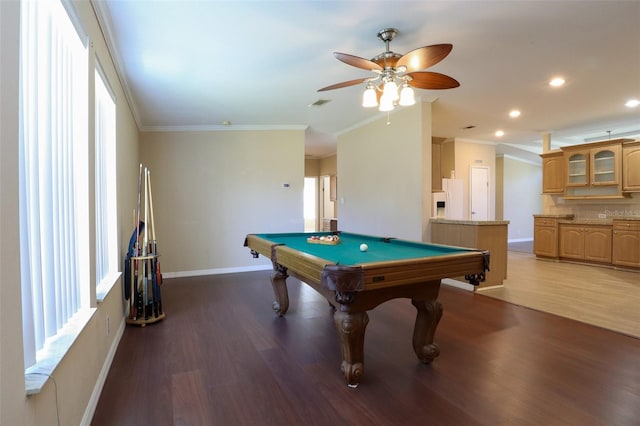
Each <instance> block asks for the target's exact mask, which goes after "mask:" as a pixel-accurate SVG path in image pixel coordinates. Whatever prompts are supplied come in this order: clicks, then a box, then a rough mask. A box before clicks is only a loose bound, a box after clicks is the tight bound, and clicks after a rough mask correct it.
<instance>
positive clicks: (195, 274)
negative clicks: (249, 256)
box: [162, 265, 273, 278]
mask: <svg viewBox="0 0 640 426" xmlns="http://www.w3.org/2000/svg"><path fill="white" fill-rule="evenodd" d="M271 269H273V266H272V265H259V266H242V267H237V268H216V269H200V270H196V271H178V272H163V273H162V278H184V277H199V276H202V275H220V274H235V273H238V272H255V271H267V270H271Z"/></svg>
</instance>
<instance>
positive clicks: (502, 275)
mask: <svg viewBox="0 0 640 426" xmlns="http://www.w3.org/2000/svg"><path fill="white" fill-rule="evenodd" d="M429 223H430V225H431V242H432V243H434V244H446V245H452V246H458V247H466V248H476V249H481V250H488V251H489V256H490V258H491V259H490V263H489V271H487V272H486V279H485V281H484V282H482V283H480V285H479V286H477V287H474V291H476V290H478V289H482V288H487V287H496V286H501V285H503V284H502V282H503V280H505V279H506V278H507V251H508V246H507V237H508V226H509V221H508V220H453V219H442V218H431V219H430V220H429ZM456 280H457V281H464V278H462V277H460V278H457V279H456Z"/></svg>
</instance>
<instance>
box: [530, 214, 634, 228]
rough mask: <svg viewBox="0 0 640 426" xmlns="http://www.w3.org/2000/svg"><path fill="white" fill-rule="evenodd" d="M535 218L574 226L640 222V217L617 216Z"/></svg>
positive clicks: (543, 216)
mask: <svg viewBox="0 0 640 426" xmlns="http://www.w3.org/2000/svg"><path fill="white" fill-rule="evenodd" d="M533 217H540V218H545V217H546V218H553V219H559V220H558V223H568V224H574V225H604V226H607V225H612V224H613V221H614V220H633V221H636V220H637V221H640V216H616V217H610V218H607V219H597V218H582V219H575V218H574V215H572V214H534V215H533Z"/></svg>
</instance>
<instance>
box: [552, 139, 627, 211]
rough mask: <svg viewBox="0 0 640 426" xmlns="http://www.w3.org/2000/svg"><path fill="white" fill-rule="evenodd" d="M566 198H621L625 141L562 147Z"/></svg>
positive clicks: (618, 140) (617, 140)
mask: <svg viewBox="0 0 640 426" xmlns="http://www.w3.org/2000/svg"><path fill="white" fill-rule="evenodd" d="M563 151H564V158H565V183H564V184H565V189H564V198H568V199H571V198H621V197H622V180H621V170H622V156H621V154H622V140H621V139H616V140H614V141H606V142H598V143H593V144H588V145H574V146H571V147H565V148H563Z"/></svg>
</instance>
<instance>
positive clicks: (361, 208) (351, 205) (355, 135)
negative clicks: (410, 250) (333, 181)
mask: <svg viewBox="0 0 640 426" xmlns="http://www.w3.org/2000/svg"><path fill="white" fill-rule="evenodd" d="M425 116H426V119H425ZM430 117H431V104H429V103H418V104H416V105H415V106H413V107H410V108H402V109H400V110H399V111H397V112H396V113H394V114H391V115H390V124H388V125H387V117H386V116H384V117H381V118H379V119H377V120H375V121H373V122H371V123H368V124H366V125H363V126H361V127H358V128H356V129H353V130H351V131H349V132H346V133H344V134H342V135H340V136H338V155H337V158H338V182H339V183H338V187H339V190H338V211H339V213H338V220H339V228H340V229H341V230H342V231H348V232H355V233H364V234H368V235H380V236H391V237H397V238H405V239H411V240H417V241H421V240H422V239H423V238H425V232H426V231H425V230H426V229H428V226H427V218H428V216H429V208H428V207H429V206H430V203H431V199H430V197H431V120H430ZM424 206H426V209H427V211H426V212H425V211H423V210H424V208H425V207H424Z"/></svg>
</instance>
